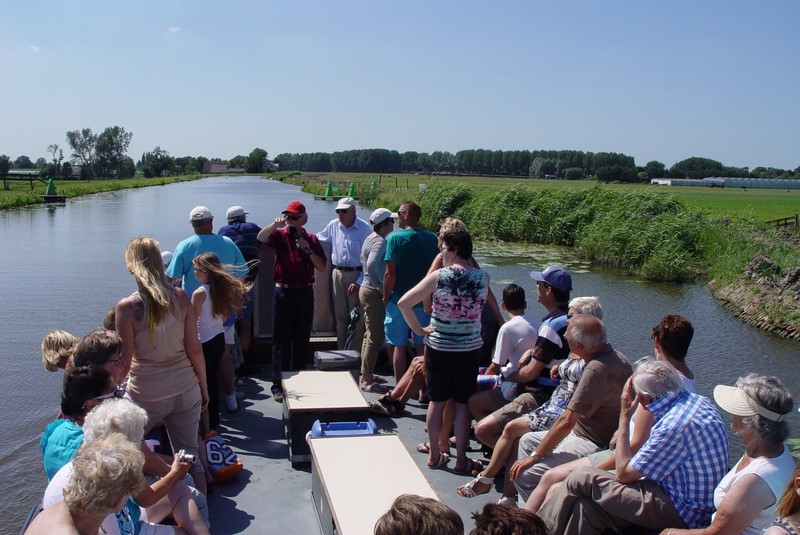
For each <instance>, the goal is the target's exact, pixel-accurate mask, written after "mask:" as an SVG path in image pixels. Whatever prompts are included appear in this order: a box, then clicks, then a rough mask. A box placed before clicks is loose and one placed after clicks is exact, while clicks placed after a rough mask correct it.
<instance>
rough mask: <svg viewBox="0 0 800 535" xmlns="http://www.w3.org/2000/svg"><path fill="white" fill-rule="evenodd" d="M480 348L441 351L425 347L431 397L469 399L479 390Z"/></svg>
mask: <svg viewBox="0 0 800 535" xmlns="http://www.w3.org/2000/svg"><path fill="white" fill-rule="evenodd" d="M479 358H480V349H474V350H472V351H437V350H436V349H433V348H431V347H426V348H425V370H426V372H427V381H428V399H430V400H431V401H447V400H449V399H452V400H453V401H455V402H456V403H464V404H466V403H467V400H469V397H470V396H471V395H472V394H473V393H474V392H475V378H476V377H477V376H478V359H479Z"/></svg>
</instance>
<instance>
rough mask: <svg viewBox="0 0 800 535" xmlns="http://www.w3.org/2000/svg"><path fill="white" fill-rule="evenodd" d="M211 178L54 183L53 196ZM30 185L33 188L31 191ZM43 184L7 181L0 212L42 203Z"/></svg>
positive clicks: (160, 178) (2, 190)
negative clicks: (54, 193)
mask: <svg viewBox="0 0 800 535" xmlns="http://www.w3.org/2000/svg"><path fill="white" fill-rule="evenodd" d="M209 176H212V175H201V174H199V173H195V174H192V175H182V176H170V177H155V178H125V179H118V180H113V179H112V180H59V181H55V186H56V193H57V194H58V195H64V196H66V197H67V199H71V198H74V197H81V196H83V195H90V194H92V193H102V192H106V191H119V190H122V189H132V188H146V187H149V186H165V185H167V184H173V183H175V182H189V181H191V180H198V179H201V178H208V177H209ZM31 184H33V188H31ZM46 189H47V183H46V182H42V181H39V180H36V179H34V181H33V182H30V181H28V180H15V181H9V189H0V210H5V209H9V208H21V207H23V206H31V205H36V204H42V203H43V202H44V201H43V195H44V192H45V190H46Z"/></svg>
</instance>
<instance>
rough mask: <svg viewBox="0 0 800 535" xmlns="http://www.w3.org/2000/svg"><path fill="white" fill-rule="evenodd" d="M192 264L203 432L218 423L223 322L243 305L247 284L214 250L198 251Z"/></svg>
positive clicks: (211, 428) (223, 336)
mask: <svg viewBox="0 0 800 535" xmlns="http://www.w3.org/2000/svg"><path fill="white" fill-rule="evenodd" d="M192 264H193V265H194V276H195V278H196V279H197V282H199V283H200V287H199V288H197V290H195V291H194V293H192V309H193V310H194V315H195V317H196V318H197V333H198V335H199V337H200V343H201V344H202V347H203V359H204V360H205V364H206V378H207V380H208V396H209V397H208V412H207V413H204V414H203V426H202V431H203V433H202V434H203V435H205V434H206V433H207V432H208V431H214V430H216V428H217V426H218V425H219V364H220V360H221V359H222V354H223V352H224V351H225V328H224V327H223V322H224V320H225V318H227V317H228V316H231V315H234V314H236V313H237V312H239V311H240V310H241V309H242V303H243V300H244V294H245V293H246V292H247V286H246V285H245V284H244V283H243V282H242V281H241V280H240V279H237V278H236V277H234V276H232V275H230V273H228V271H226V269H225V266H223V265H222V264H221V263H220V261H219V258H217V255H215V254H214V253H201V254H199V255H197V256H195V257H194V259H192Z"/></svg>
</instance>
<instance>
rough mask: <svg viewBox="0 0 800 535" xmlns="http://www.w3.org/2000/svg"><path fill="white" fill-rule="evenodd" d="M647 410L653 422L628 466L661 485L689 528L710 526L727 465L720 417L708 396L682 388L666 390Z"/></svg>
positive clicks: (725, 433)
mask: <svg viewBox="0 0 800 535" xmlns="http://www.w3.org/2000/svg"><path fill="white" fill-rule="evenodd" d="M647 410H649V411H650V412H651V413H652V414H653V417H654V418H655V420H656V423H655V424H654V425H653V429H652V430H651V432H650V438H649V439H647V442H645V443H644V444H643V445H642V447H641V449H640V450H639V451H638V452H636V454H635V455H634V456H633V458H632V459H631V463H630V466H631V468H633V469H635V470H638V471H639V472H641V473H642V474H644V476H645V477H647V478H648V479H652V480H653V481H655V482H656V483H658V484H659V485H661V488H663V489H664V491H665V492H666V493H667V494H668V495H669V497H670V499H671V501H672V505H673V506H674V507H675V510H676V511H678V514H679V515H680V516H681V518H682V519H683V521H684V522H686V525H687V526H688V527H689V528H691V529H697V528H701V527H705V526H708V525H709V524H710V522H711V513H713V512H714V501H713V500H714V488H715V487H716V486H717V484H718V483H719V482H720V480H721V479H722V476H724V475H725V472H727V465H728V433H727V430H726V428H725V422H724V421H723V419H722V415H721V414H720V413H719V411H718V410H717V409H716V407H714V404H713V403H711V401H710V400H709V399H708V398H705V397H703V396H699V395H697V394H692V393H690V392H686V391H684V392H681V393H677V394H676V393H669V394H666V395H664V396H662V397H660V398H659V399H657V400H655V401H654V402H652V403H650V404H649V405H648V406H647Z"/></svg>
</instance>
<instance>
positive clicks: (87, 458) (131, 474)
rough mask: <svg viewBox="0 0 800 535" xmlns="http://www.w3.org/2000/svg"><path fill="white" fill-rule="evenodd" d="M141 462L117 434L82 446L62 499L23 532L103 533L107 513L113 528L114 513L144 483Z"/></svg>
mask: <svg viewBox="0 0 800 535" xmlns="http://www.w3.org/2000/svg"><path fill="white" fill-rule="evenodd" d="M143 464H144V456H143V455H142V453H141V452H140V451H139V448H138V447H137V446H136V445H135V444H133V443H132V442H130V441H129V440H128V439H126V438H125V437H124V436H123V435H121V434H119V433H113V434H111V435H109V436H108V437H105V438H103V439H100V440H95V441H94V442H92V443H91V444H87V445H85V446H83V447H81V448H80V449H79V450H78V453H77V455H76V456H75V459H73V461H72V467H73V470H72V474H71V475H70V478H69V482H68V483H67V484H66V485H65V486H64V492H63V501H61V502H59V503H57V504H54V505H52V506H51V507H46V508H45V509H44V511H42V512H41V513H40V514H39V515H38V516H37V517H36V518H35V519H34V520H33V522H31V525H30V526H28V529H27V530H25V534H26V535H40V534H42V535H44V534H50V533H92V534H94V533H105V532H106V528H104V527H101V526H103V524H104V521H105V520H106V519H107V518H108V516H109V515H110V516H111V519H112V520H111V524H110V526H109V527H111V528H114V527H116V526H114V524H116V520H114V515H113V513H114V512H115V511H118V510H119V509H120V508H122V507H123V505H124V504H125V500H127V499H128V497H129V496H130V495H131V494H132V493H134V492H136V491H137V490H139V488H141V486H142V485H143V484H144V480H143V478H142V465H143Z"/></svg>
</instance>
